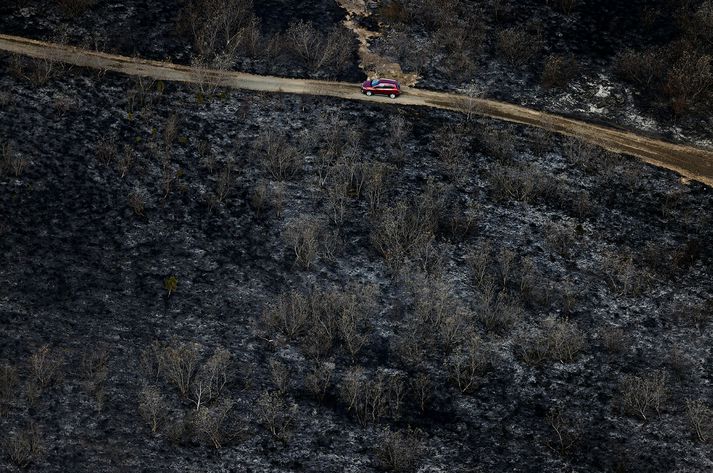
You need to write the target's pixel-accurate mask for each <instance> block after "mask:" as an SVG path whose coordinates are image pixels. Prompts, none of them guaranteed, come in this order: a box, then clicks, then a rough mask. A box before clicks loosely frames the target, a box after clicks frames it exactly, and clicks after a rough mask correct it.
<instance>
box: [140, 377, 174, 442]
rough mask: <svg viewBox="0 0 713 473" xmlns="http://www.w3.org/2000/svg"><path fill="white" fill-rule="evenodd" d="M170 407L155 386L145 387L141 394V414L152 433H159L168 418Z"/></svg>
mask: <svg viewBox="0 0 713 473" xmlns="http://www.w3.org/2000/svg"><path fill="white" fill-rule="evenodd" d="M167 410H168V406H167V404H166V401H165V400H164V398H163V396H162V395H161V391H159V390H158V388H156V387H154V386H145V387H144V388H143V389H141V392H140V393H139V413H140V414H141V418H142V419H144V421H145V422H146V423H148V424H149V427H150V428H151V432H152V433H154V434H155V433H157V432H158V430H159V427H160V426H161V424H162V423H163V421H164V419H165V418H166V413H167Z"/></svg>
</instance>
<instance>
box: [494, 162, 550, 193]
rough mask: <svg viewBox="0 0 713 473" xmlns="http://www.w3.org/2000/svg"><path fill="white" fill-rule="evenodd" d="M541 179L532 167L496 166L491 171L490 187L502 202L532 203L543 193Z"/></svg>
mask: <svg viewBox="0 0 713 473" xmlns="http://www.w3.org/2000/svg"><path fill="white" fill-rule="evenodd" d="M540 177H541V176H540V174H539V173H538V172H537V171H535V170H534V169H532V168H531V167H526V166H517V167H516V166H503V165H500V164H494V165H493V167H492V169H491V170H490V185H491V187H492V189H493V191H494V193H495V197H496V198H498V199H500V200H508V199H513V200H517V201H520V202H523V203H530V202H532V201H533V200H535V199H536V197H537V196H538V195H539V194H540V192H541V188H540V182H541V181H539V179H540Z"/></svg>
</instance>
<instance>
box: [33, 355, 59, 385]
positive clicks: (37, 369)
mask: <svg viewBox="0 0 713 473" xmlns="http://www.w3.org/2000/svg"><path fill="white" fill-rule="evenodd" d="M63 365H64V359H63V356H62V354H61V353H60V352H59V351H58V350H52V349H50V347H49V346H47V345H43V346H42V347H40V349H39V350H37V351H36V352H34V353H33V354H32V355H31V356H30V380H31V381H32V382H34V383H35V384H36V385H37V387H38V388H40V389H42V388H46V387H47V386H50V385H51V384H53V383H55V382H57V381H59V380H60V379H61V377H62V366H63Z"/></svg>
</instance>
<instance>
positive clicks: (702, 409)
mask: <svg viewBox="0 0 713 473" xmlns="http://www.w3.org/2000/svg"><path fill="white" fill-rule="evenodd" d="M686 417H687V418H688V423H689V424H690V426H691V429H693V432H694V434H695V435H696V439H698V441H700V442H709V441H710V440H711V439H713V410H711V408H710V407H708V404H706V403H705V402H704V401H702V400H700V399H697V400H693V401H691V400H688V401H686Z"/></svg>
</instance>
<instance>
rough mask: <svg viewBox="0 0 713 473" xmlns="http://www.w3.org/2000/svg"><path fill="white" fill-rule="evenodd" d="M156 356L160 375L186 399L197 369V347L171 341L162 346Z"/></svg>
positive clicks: (191, 344)
mask: <svg viewBox="0 0 713 473" xmlns="http://www.w3.org/2000/svg"><path fill="white" fill-rule="evenodd" d="M158 355H159V358H158V362H159V367H160V371H161V373H162V374H163V376H164V377H165V378H166V380H167V381H168V382H170V383H171V384H174V385H175V386H176V387H177V388H178V390H179V392H180V393H181V395H182V396H184V397H186V396H187V395H188V393H189V392H190V389H191V383H192V382H193V378H194V376H195V374H196V370H197V369H198V362H199V345H198V344H197V343H182V342H178V341H173V342H171V343H170V344H167V345H165V346H163V347H162V349H161V351H160V352H159V353H158Z"/></svg>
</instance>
